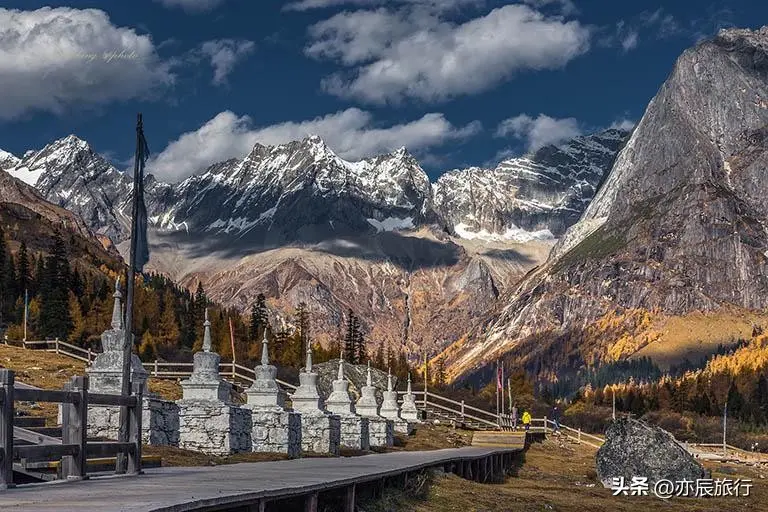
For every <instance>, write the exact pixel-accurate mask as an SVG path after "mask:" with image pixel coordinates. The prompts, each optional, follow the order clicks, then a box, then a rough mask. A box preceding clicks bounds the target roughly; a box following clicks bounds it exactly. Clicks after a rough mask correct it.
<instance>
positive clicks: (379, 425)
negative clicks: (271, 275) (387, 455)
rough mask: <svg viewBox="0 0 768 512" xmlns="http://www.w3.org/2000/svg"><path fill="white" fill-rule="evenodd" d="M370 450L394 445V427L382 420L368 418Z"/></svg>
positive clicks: (390, 422)
mask: <svg viewBox="0 0 768 512" xmlns="http://www.w3.org/2000/svg"><path fill="white" fill-rule="evenodd" d="M368 434H369V438H370V444H371V448H385V447H387V446H392V445H393V444H395V432H394V425H393V423H392V421H391V420H386V419H384V418H368Z"/></svg>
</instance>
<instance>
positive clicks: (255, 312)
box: [248, 293, 267, 343]
mask: <svg viewBox="0 0 768 512" xmlns="http://www.w3.org/2000/svg"><path fill="white" fill-rule="evenodd" d="M266 323H267V302H266V297H264V294H263V293H260V294H259V295H258V296H257V297H256V302H254V303H253V305H251V320H250V325H249V329H248V339H250V340H251V341H252V342H256V343H260V342H261V338H262V336H263V335H264V331H263V328H264V327H265V326H266Z"/></svg>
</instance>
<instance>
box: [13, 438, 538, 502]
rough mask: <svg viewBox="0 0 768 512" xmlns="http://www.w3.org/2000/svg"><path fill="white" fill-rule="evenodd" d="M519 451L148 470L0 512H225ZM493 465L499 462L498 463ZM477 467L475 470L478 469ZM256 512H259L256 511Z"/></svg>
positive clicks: (18, 495)
mask: <svg viewBox="0 0 768 512" xmlns="http://www.w3.org/2000/svg"><path fill="white" fill-rule="evenodd" d="M522 449H523V448H522V446H521V447H516V448H491V447H487V448H486V447H465V448H450V449H444V450H434V451H421V452H395V453H384V454H372V455H364V456H361V457H342V458H304V459H295V460H285V461H278V462H258V463H244V464H232V465H223V466H214V467H195V468H191V467H190V468H186V467H174V468H157V469H149V470H147V471H146V473H145V474H144V475H141V476H135V477H100V478H92V479H90V480H86V481H79V482H51V483H46V484H36V485H29V486H19V487H16V488H12V489H8V490H6V491H0V510H3V511H24V512H32V511H53V510H56V511H61V510H67V511H75V510H77V511H82V512H107V511H122V512H138V511H141V512H147V511H153V512H181V511H191V510H225V509H226V508H227V507H236V506H242V505H254V504H258V502H259V501H260V500H263V499H264V498H275V499H276V498H278V497H279V498H285V497H292V496H294V497H295V496H302V495H311V494H312V493H316V492H322V491H327V490H330V489H339V488H345V487H349V486H350V485H352V484H358V483H364V482H370V481H375V480H379V479H381V478H384V477H390V476H397V475H401V474H403V473H406V472H409V471H415V470H419V469H423V468H427V467H438V466H445V465H446V464H450V463H452V462H462V461H482V462H487V461H488V460H489V458H491V457H492V456H496V457H497V458H499V456H506V457H509V456H510V455H511V454H514V453H516V452H519V451H522ZM497 462H498V460H497ZM478 466H480V464H479V463H478ZM254 510H256V509H254Z"/></svg>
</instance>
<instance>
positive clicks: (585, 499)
mask: <svg viewBox="0 0 768 512" xmlns="http://www.w3.org/2000/svg"><path fill="white" fill-rule="evenodd" d="M708 467H709V469H711V470H712V474H713V478H730V479H736V478H749V479H752V481H753V483H754V486H753V487H752V489H751V493H750V494H751V495H750V496H749V497H741V498H735V497H729V498H708V499H692V498H687V499H684V498H674V499H671V500H661V499H658V498H655V497H634V496H613V493H612V491H610V490H608V489H605V488H603V486H602V484H600V482H598V481H597V477H596V474H595V450H594V449H591V448H589V447H586V446H583V445H582V446H574V445H563V444H560V443H558V442H557V441H554V440H547V441H545V442H544V443H540V444H534V445H532V446H531V447H530V449H529V450H528V452H527V453H526V454H525V459H524V461H522V463H521V465H520V468H519V469H518V471H517V474H516V475H515V476H511V477H509V478H508V479H507V480H506V482H504V483H503V484H478V483H474V482H469V481H467V480H463V479H461V478H459V477H457V476H454V475H446V476H439V477H436V478H435V479H434V480H433V482H432V485H431V486H430V488H429V491H428V494H426V495H425V498H426V499H410V500H405V501H403V500H399V501H398V505H397V508H394V509H393V508H390V510H402V511H405V510H409V511H414V512H533V511H561V512H571V511H572V512H585V511H588V512H635V511H642V512H654V511H675V512H676V511H681V512H694V511H698V512H704V511H711V512H720V511H723V510H744V511H747V510H749V511H752V510H754V511H757V510H768V483H767V482H766V480H765V479H764V478H765V477H766V476H767V475H768V468H756V467H750V466H745V465H735V464H713V465H709V466H708Z"/></svg>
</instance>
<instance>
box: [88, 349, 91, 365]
mask: <svg viewBox="0 0 768 512" xmlns="http://www.w3.org/2000/svg"><path fill="white" fill-rule="evenodd" d="M88 364H91V347H88Z"/></svg>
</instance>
